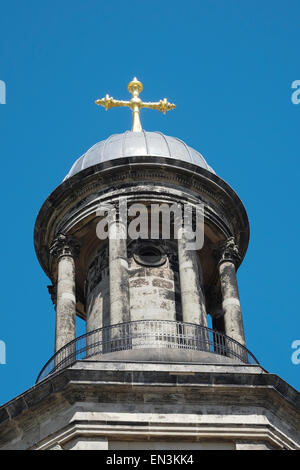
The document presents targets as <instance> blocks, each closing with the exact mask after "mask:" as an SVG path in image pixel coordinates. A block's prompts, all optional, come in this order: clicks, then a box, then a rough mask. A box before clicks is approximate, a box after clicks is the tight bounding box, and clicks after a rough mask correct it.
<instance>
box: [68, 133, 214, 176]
mask: <svg viewBox="0 0 300 470" xmlns="http://www.w3.org/2000/svg"><path fill="white" fill-rule="evenodd" d="M148 155H149V157H150V156H151V157H168V158H174V159H177V160H182V161H184V162H189V163H193V164H194V165H197V166H199V167H201V168H205V169H206V170H208V171H211V172H212V173H214V170H213V169H212V168H211V167H210V166H209V165H208V164H207V163H206V161H205V160H204V158H203V157H202V155H201V154H200V153H199V152H197V151H196V150H194V149H192V148H191V147H188V146H187V145H186V144H185V143H184V142H183V141H182V140H180V139H177V138H176V137H169V136H167V135H164V134H162V133H161V132H146V131H144V130H143V131H142V132H131V131H127V132H124V133H123V134H114V135H112V136H110V137H109V138H108V139H106V140H102V141H101V142H98V143H97V144H95V145H94V146H93V147H91V148H90V149H89V150H88V151H87V152H86V153H85V154H84V155H82V156H81V157H80V158H78V160H76V162H75V163H74V165H73V166H72V168H71V170H70V171H69V173H68V174H67V176H66V177H65V179H67V178H70V177H71V176H73V175H75V174H76V173H79V172H80V171H82V170H84V169H85V168H88V167H90V166H93V165H97V164H98V163H102V162H106V161H108V160H113V159H116V158H122V157H135V156H148Z"/></svg>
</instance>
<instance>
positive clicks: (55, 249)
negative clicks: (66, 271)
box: [50, 233, 80, 258]
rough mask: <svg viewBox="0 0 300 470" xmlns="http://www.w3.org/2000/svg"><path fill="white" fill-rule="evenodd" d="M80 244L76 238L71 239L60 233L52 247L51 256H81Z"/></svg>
mask: <svg viewBox="0 0 300 470" xmlns="http://www.w3.org/2000/svg"><path fill="white" fill-rule="evenodd" d="M79 251H80V242H79V241H78V240H76V238H73V237H69V236H67V235H65V234H64V233H59V234H58V235H57V236H56V237H55V239H54V240H53V243H52V245H51V246H50V254H51V255H52V256H53V257H57V258H60V257H62V256H71V257H73V258H75V257H77V256H78V255H79Z"/></svg>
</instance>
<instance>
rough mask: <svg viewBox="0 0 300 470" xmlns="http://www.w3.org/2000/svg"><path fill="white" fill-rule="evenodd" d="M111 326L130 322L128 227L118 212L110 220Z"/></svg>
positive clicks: (114, 212)
mask: <svg viewBox="0 0 300 470" xmlns="http://www.w3.org/2000/svg"><path fill="white" fill-rule="evenodd" d="M108 230H109V288H110V324H111V325H116V324H119V323H124V322H128V321H130V304H129V281H128V260H127V225H126V223H125V222H123V220H121V218H120V217H119V214H118V213H117V211H113V214H112V215H111V217H110V220H109V229H108Z"/></svg>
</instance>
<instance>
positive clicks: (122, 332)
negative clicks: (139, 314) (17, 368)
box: [37, 320, 259, 382]
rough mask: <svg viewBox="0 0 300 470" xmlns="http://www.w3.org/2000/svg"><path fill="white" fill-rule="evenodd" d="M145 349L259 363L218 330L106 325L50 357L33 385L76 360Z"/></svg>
mask: <svg viewBox="0 0 300 470" xmlns="http://www.w3.org/2000/svg"><path fill="white" fill-rule="evenodd" d="M145 348H156V349H157V348H170V349H185V350H193V351H206V352H210V353H214V354H218V355H222V356H227V357H230V358H232V359H235V360H237V361H240V362H242V363H245V364H259V363H258V361H257V359H256V358H255V357H254V356H253V354H251V353H250V351H248V349H247V348H245V347H244V346H243V345H241V344H240V343H238V342H237V341H235V340H233V339H232V338H229V337H228V336H226V335H224V334H222V333H220V332H219V331H216V330H212V329H210V328H206V327H204V326H200V325H195V324H193V323H184V322H179V321H167V320H139V321H132V322H127V323H120V324H117V325H111V326H106V327H103V328H99V329H97V330H94V331H91V332H89V333H87V334H85V335H82V336H79V337H78V338H76V339H75V340H74V341H71V342H70V343H68V344H66V345H65V346H64V347H63V348H61V349H60V350H59V351H57V352H56V353H55V354H54V356H52V358H51V359H50V360H49V361H48V362H47V363H46V365H45V366H44V367H43V369H42V370H41V372H40V374H39V376H38V378H37V382H40V381H41V380H43V379H44V378H45V377H47V376H48V375H49V374H53V373H54V372H56V371H58V370H61V369H64V368H66V367H68V366H70V365H71V364H73V363H74V362H75V361H78V360H84V359H90V358H94V359H97V356H98V357H100V356H103V355H104V354H107V353H113V352H116V351H124V350H132V349H145Z"/></svg>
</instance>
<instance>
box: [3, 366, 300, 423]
mask: <svg viewBox="0 0 300 470" xmlns="http://www.w3.org/2000/svg"><path fill="white" fill-rule="evenodd" d="M209 368H210V369H211V365H209ZM259 369H260V371H259ZM176 372H177V373H176ZM71 385H72V388H74V387H76V386H77V387H80V386H82V385H84V386H85V387H87V386H90V387H93V386H97V387H99V386H101V387H104V388H105V389H107V388H111V387H113V388H114V387H115V386H116V385H117V386H118V391H121V388H122V390H123V389H124V387H125V388H128V387H130V388H131V389H132V388H133V387H138V388H141V387H147V388H148V387H149V388H155V387H160V388H161V387H163V388H167V387H171V389H173V388H174V387H176V389H178V391H179V390H181V389H183V388H186V387H189V388H191V387H192V388H197V387H201V389H202V391H204V388H207V389H211V388H218V389H224V388H228V389H230V388H232V389H239V388H248V389H249V390H252V391H254V389H257V390H260V391H262V390H264V393H266V392H267V391H268V392H272V391H273V393H276V394H277V395H278V398H280V397H281V398H284V399H285V400H286V401H287V402H288V404H289V405H290V406H293V407H294V408H296V410H295V411H298V410H299V409H300V394H299V393H298V392H297V390H295V389H294V388H293V387H291V386H290V385H289V384H287V383H286V382H285V381H284V380H282V379H281V378H280V377H278V376H277V375H275V374H269V373H265V371H264V370H263V369H262V368H259V367H258V366H251V365H248V366H247V365H243V366H240V365H230V366H228V365H226V366H221V365H218V364H217V365H215V366H214V371H211V370H210V371H208V369H207V366H206V365H201V364H199V365H195V364H193V365H191V364H172V365H171V364H138V363H133V364H132V363H131V364H129V363H119V362H116V363H104V362H95V361H78V362H77V363H75V364H74V365H73V366H72V367H70V368H67V369H64V370H62V371H59V372H57V373H56V374H53V375H51V376H49V377H48V378H46V379H45V380H43V381H42V382H40V383H38V384H36V385H35V386H34V387H32V388H30V389H29V390H27V391H26V392H24V393H23V394H22V395H19V396H18V397H16V398H14V399H13V400H11V401H9V402H8V403H6V404H4V405H3V406H2V407H0V424H1V423H4V422H5V421H7V420H12V419H14V418H15V417H17V416H19V415H20V414H22V413H23V412H25V411H27V410H29V409H30V408H32V407H34V406H35V405H37V404H38V403H39V402H41V401H42V400H44V399H46V398H48V397H50V396H52V395H55V394H57V393H58V392H60V394H61V393H63V392H67V390H68V389H69V387H70V386H71ZM115 392H116V390H115ZM173 393H174V390H173Z"/></svg>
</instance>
